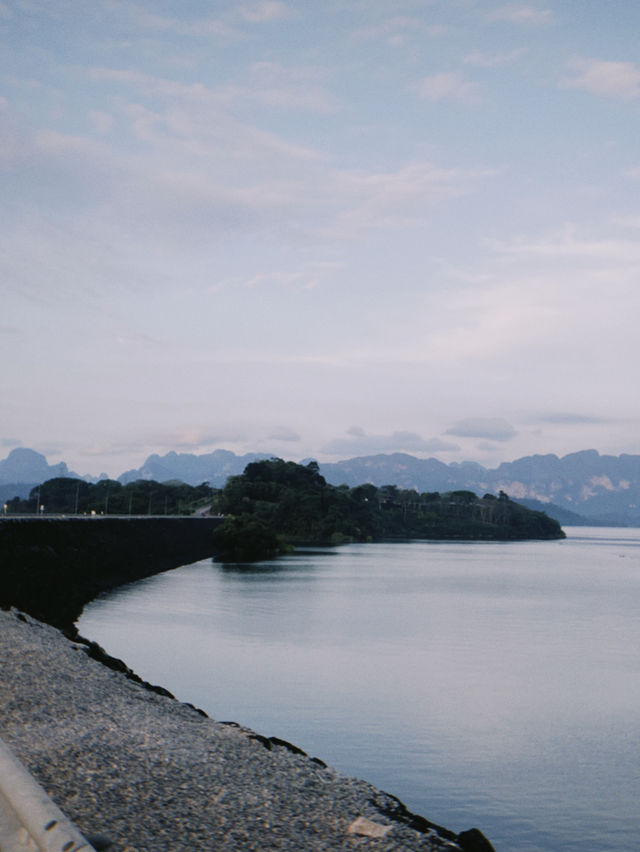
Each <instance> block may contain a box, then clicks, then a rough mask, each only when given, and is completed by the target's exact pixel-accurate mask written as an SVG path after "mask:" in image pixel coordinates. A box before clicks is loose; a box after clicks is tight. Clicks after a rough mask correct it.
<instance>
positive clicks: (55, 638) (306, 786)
mask: <svg viewBox="0 0 640 852" xmlns="http://www.w3.org/2000/svg"><path fill="white" fill-rule="evenodd" d="M0 671H1V672H2V675H1V676H0V736H2V738H3V739H4V741H5V742H6V743H7V745H8V746H9V747H10V748H11V749H12V751H13V752H14V754H15V755H16V757H18V759H19V760H21V761H22V762H23V764H24V765H25V766H26V768H27V769H28V770H29V771H30V772H31V773H32V774H33V776H34V777H35V778H36V780H37V781H38V782H39V783H40V784H41V785H42V786H43V787H44V788H45V790H46V791H47V792H48V793H49V795H50V796H51V797H52V799H53V800H54V801H55V803H56V804H57V805H58V807H60V808H61V810H62V811H63V812H64V813H65V814H66V815H67V816H68V817H69V818H70V819H71V820H72V821H73V822H74V823H75V824H76V825H77V827H78V828H79V829H80V831H82V832H83V833H84V834H85V835H87V834H90V835H91V834H93V835H95V834H100V835H104V836H106V837H107V838H109V839H110V840H111V841H112V843H113V845H112V846H111V847H110V848H111V849H112V852H146V850H149V852H151V850H153V852H161V850H166V852H175V850H178V849H185V850H209V849H212V848H215V849H216V850H234V852H237V850H254V849H255V850H263V849H274V850H275V849H283V850H284V849H286V850H303V849H310V850H311V849H318V850H325V849H326V850H334V849H335V850H354V849H358V848H360V846H361V844H362V843H363V842H364V843H367V846H368V847H369V846H370V844H372V843H375V849H376V850H380V852H399V850H441V849H442V850H444V849H448V850H466V852H489V850H491V849H492V846H491V844H490V843H489V842H488V841H487V840H486V838H484V836H483V835H482V834H481V833H480V832H479V831H477V830H476V829H471V830H469V831H467V832H461V833H460V834H456V833H455V832H453V831H449V830H448V829H445V828H442V827H441V826H438V825H436V824H434V823H431V822H430V821H429V820H427V819H425V818H424V817H421V816H418V815H415V814H412V813H410V812H409V811H408V810H407V808H406V807H405V806H404V805H403V804H402V803H401V802H400V801H399V800H398V799H397V798H396V797H394V796H392V795H390V794H387V793H384V792H382V791H380V790H377V789H376V788H374V787H373V786H372V785H370V784H368V783H367V782H366V781H361V780H358V779H353V778H346V777H344V776H342V775H340V774H339V773H337V772H336V771H335V770H333V769H331V768H329V767H327V766H326V765H325V764H324V763H323V761H322V760H321V759H319V758H313V757H309V756H308V755H306V754H305V753H304V752H303V751H302V750H301V749H298V748H297V747H296V746H293V745H292V744H290V743H288V742H286V741H285V740H281V739H279V738H277V737H265V736H263V735H261V734H258V733H256V732H254V731H251V730H250V729H247V728H244V727H242V726H240V725H238V724H237V723H223V722H217V721H214V720H213V719H210V718H209V717H208V716H207V714H205V713H204V711H202V710H198V709H197V708H195V707H193V706H192V705H189V704H183V703H181V702H179V701H178V700H177V699H175V698H174V697H173V696H171V693H169V692H168V691H167V690H165V689H163V688H162V687H154V686H152V685H150V684H146V683H145V682H143V681H142V680H141V679H140V678H139V677H138V676H137V675H136V674H135V673H134V672H132V671H131V670H130V669H129V668H128V667H127V666H126V664H125V663H124V662H123V661H122V660H116V659H115V658H113V657H110V656H109V655H107V654H106V653H105V652H104V651H103V650H102V649H101V648H100V646H99V645H97V643H95V642H92V641H91V640H89V639H84V638H83V637H79V636H76V637H75V638H69V637H68V636H65V635H64V634H63V633H62V632H61V631H60V630H58V629H57V628H55V627H52V626H50V625H47V624H45V623H43V622H40V621H37V620H36V619H34V618H32V617H31V616H29V615H25V614H24V613H22V612H19V611H17V610H14V609H12V610H11V611H7V610H1V611H0ZM367 838H368V839H367ZM374 838H375V839H374Z"/></svg>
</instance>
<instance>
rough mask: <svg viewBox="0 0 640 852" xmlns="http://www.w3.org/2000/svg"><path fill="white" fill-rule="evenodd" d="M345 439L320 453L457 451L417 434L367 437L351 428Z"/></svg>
mask: <svg viewBox="0 0 640 852" xmlns="http://www.w3.org/2000/svg"><path fill="white" fill-rule="evenodd" d="M346 435H347V437H341V438H334V439H333V440H332V441H329V443H328V444H326V445H325V446H324V447H323V448H322V450H321V452H322V453H326V454H327V455H334V456H335V455H350V456H354V455H371V454H373V453H391V452H411V453H436V452H447V451H452V450H455V451H457V450H459V449H460V447H459V446H458V445H457V444H452V443H451V442H448V441H442V440H440V439H439V438H432V439H425V438H423V437H421V436H420V435H418V434H417V432H404V431H398V432H391V433H390V434H388V435H369V434H367V433H366V432H365V430H364V429H363V428H362V427H361V426H352V427H351V428H350V429H348V430H347V433H346Z"/></svg>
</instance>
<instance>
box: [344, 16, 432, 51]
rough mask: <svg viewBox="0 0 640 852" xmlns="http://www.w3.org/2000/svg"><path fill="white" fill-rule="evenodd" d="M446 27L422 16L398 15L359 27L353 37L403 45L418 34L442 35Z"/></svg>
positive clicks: (395, 45)
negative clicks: (427, 20) (430, 21)
mask: <svg viewBox="0 0 640 852" xmlns="http://www.w3.org/2000/svg"><path fill="white" fill-rule="evenodd" d="M445 29H446V28H445V27H443V26H442V25H438V24H427V23H425V22H424V21H423V20H421V19H420V18H416V17H410V16H407V15H397V16H395V17H391V18H385V19H384V20H383V21H379V22H377V23H375V24H370V25H368V26H366V27H359V28H358V29H356V30H354V32H353V33H352V38H353V39H355V40H362V41H384V42H386V43H387V44H388V45H390V46H391V47H402V46H404V45H405V44H406V43H407V41H408V40H409V39H411V38H415V37H416V35H428V36H438V35H442V34H443V33H444V32H445Z"/></svg>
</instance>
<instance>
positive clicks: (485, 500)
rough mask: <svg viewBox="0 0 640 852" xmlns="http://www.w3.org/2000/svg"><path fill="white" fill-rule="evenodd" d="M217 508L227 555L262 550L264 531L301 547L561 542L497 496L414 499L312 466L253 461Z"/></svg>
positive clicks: (551, 529)
mask: <svg viewBox="0 0 640 852" xmlns="http://www.w3.org/2000/svg"><path fill="white" fill-rule="evenodd" d="M217 507H218V509H219V511H220V512H222V513H224V514H225V515H227V516H229V518H228V521H227V522H226V523H225V524H224V525H223V527H222V528H221V530H220V537H221V541H222V540H224V546H223V549H224V550H225V552H226V555H227V556H230V555H233V553H234V548H235V547H236V545H237V544H238V543H239V542H241V540H242V539H243V538H248V537H253V538H254V539H256V538H262V540H263V542H264V544H265V548H266V549H267V550H268V549H269V547H270V545H269V535H268V533H269V532H271V533H273V534H275V535H277V536H279V537H280V538H281V539H284V540H286V541H287V542H290V543H306V544H331V543H333V544H337V543H342V542H347V541H379V540H382V539H393V538H397V539H407V538H421V539H466V540H482V539H487V540H500V541H515V540H523V539H556V538H564V533H563V531H562V529H561V528H560V525H559V524H558V523H557V521H554V520H552V519H551V518H549V517H548V516H547V515H545V514H544V513H543V512H534V511H531V510H530V509H526V508H525V507H524V506H521V505H519V504H518V503H514V502H512V501H511V500H509V498H508V497H507V496H506V494H503V493H501V494H500V495H499V496H498V497H495V496H493V495H489V494H487V495H485V496H484V497H478V496H477V495H476V494H474V493H473V492H471V491H451V492H448V493H445V494H439V493H437V492H431V493H422V494H420V493H418V492H417V491H413V490H411V491H406V490H401V489H399V488H397V487H396V486H393V485H385V486H382V487H380V488H378V487H376V486H374V485H369V484H367V485H359V486H356V487H355V488H349V487H348V486H346V485H341V486H332V485H329V484H328V483H327V482H326V480H325V479H324V477H323V476H321V475H320V472H319V469H318V465H317V463H316V462H310V463H309V464H307V465H299V464H296V463H295V462H285V461H283V460H282V459H269V460H266V461H257V462H252V463H251V464H249V465H247V467H246V468H245V471H244V473H243V474H241V475H239V476H233V477H231V478H230V479H229V480H228V482H227V484H226V486H225V487H224V489H223V490H222V491H221V492H220V494H219V496H218V498H217ZM225 537H226V538H225ZM271 544H272V545H273V541H272V543H271ZM241 549H242V548H240V550H241ZM249 555H250V554H249Z"/></svg>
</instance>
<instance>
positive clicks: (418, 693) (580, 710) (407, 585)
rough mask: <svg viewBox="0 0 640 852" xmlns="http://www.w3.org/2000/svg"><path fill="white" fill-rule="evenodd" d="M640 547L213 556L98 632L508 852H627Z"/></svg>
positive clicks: (639, 639)
mask: <svg viewBox="0 0 640 852" xmlns="http://www.w3.org/2000/svg"><path fill="white" fill-rule="evenodd" d="M639 547H640V535H639V533H638V531H637V530H636V531H629V530H615V531H613V530H596V531H595V532H594V531H591V530H579V531H578V532H577V535H576V536H575V537H572V538H570V539H568V540H566V541H562V542H530V543H518V544H496V543H484V544H481V545H474V544H471V543H460V542H457V543H451V542H438V543H433V542H431V543H428V544H425V543H419V542H412V543H406V544H379V545H349V546H346V547H343V548H339V549H329V550H321V551H317V550H313V551H312V552H305V553H297V554H293V555H291V556H285V557H283V558H281V559H278V560H274V561H270V562H264V563H259V564H258V565H251V566H241V565H218V564H213V565H212V564H211V562H203V563H197V564H195V565H191V566H185V567H184V568H181V569H178V570H176V571H172V572H167V573H166V574H163V575H159V576H157V577H154V578H149V579H147V580H145V581H142V582H141V583H140V584H137V585H133V586H130V587H128V588H127V589H126V590H117V591H116V592H115V593H114V594H112V595H109V596H104V597H103V598H101V599H100V600H98V601H96V602H94V604H92V605H91V606H90V607H88V608H87V610H86V613H85V615H84V616H83V619H82V620H81V622H80V629H81V632H82V633H84V634H85V635H89V636H91V637H92V638H95V639H97V641H98V642H100V644H102V645H104V646H105V647H106V648H107V649H108V650H109V651H110V652H111V653H113V654H115V655H116V656H119V657H122V658H123V659H125V660H126V661H127V662H128V663H129V665H132V666H133V668H134V669H136V671H138V672H139V673H140V674H141V675H142V676H143V677H145V679H148V680H151V681H153V682H156V683H162V684H164V685H166V686H167V687H168V688H169V689H171V691H172V692H174V693H175V694H177V695H179V697H181V698H183V699H184V700H189V701H192V702H193V703H195V704H196V705H198V706H202V707H204V708H205V709H206V710H207V711H208V712H209V713H210V715H212V716H214V717H217V718H225V719H235V720H237V721H239V722H241V723H243V724H246V725H248V726H250V727H253V728H254V729H256V730H258V731H260V732H261V733H264V734H266V735H276V736H281V737H283V738H285V739H287V740H289V741H291V742H294V743H296V744H297V745H299V746H301V747H302V748H303V749H304V750H305V751H307V752H309V753H312V754H317V755H318V756H319V757H321V758H322V759H323V760H326V761H327V762H328V763H330V764H331V765H334V766H337V767H338V768H339V769H341V770H342V771H345V772H348V773H349V774H355V775H359V776H361V777H366V778H367V779H369V780H371V781H372V782H374V783H375V784H377V785H378V786H380V787H382V788H383V789H390V790H391V791H392V792H393V793H395V794H396V795H399V796H400V798H402V799H403V800H404V801H406V803H407V804H408V805H409V807H411V808H412V809H413V810H416V811H418V812H422V813H424V814H425V815H427V816H428V817H430V818H432V819H434V820H435V821H437V822H441V823H444V824H448V825H449V826H450V827H451V828H454V829H455V828H457V829H462V828H466V827H469V826H470V825H472V824H476V825H478V826H479V827H480V828H481V829H482V830H483V831H484V832H485V833H486V834H487V836H489V837H490V838H491V839H492V840H493V841H494V843H495V845H496V848H499V849H500V848H501V849H503V850H508V849H509V850H510V849H513V850H521V852H525V850H526V851H527V852H534V851H535V852H541V851H542V850H544V852H551V850H556V851H557V852H560V850H562V852H568V851H569V850H576V851H577V850H581V852H582V850H583V849H585V848H598V849H601V850H609V852H612V850H614V849H615V850H616V852H617V850H620V849H631V848H633V843H634V842H635V838H636V837H637V830H638V825H637V821H636V816H635V809H636V802H637V798H638V796H639V795H640V780H639V777H638V771H637V767H636V760H635V743H634V741H633V734H634V732H635V730H637V727H638V723H639V722H640V683H639V681H638V678H637V674H638V671H640V652H639V650H638V649H639V648H640V623H639V620H638V619H637V615H636V613H637V605H638V602H639V601H640V570H639V568H640V549H639ZM329 556H330V557H331V558H327V557H329ZM621 556H624V557H626V558H620V557H621Z"/></svg>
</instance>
